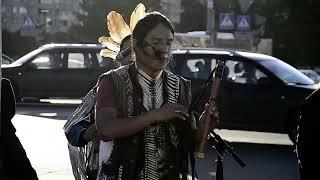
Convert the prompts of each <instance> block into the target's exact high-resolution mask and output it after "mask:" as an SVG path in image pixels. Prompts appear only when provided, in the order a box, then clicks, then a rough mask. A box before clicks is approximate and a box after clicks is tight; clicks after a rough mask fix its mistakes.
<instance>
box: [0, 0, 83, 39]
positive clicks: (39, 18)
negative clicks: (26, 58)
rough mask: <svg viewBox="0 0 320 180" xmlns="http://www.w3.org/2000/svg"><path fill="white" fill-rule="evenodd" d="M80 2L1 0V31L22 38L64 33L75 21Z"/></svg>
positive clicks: (71, 0)
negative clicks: (16, 34)
mask: <svg viewBox="0 0 320 180" xmlns="http://www.w3.org/2000/svg"><path fill="white" fill-rule="evenodd" d="M80 1H81V0H68V1H65V0H2V6H1V14H2V29H3V30H7V31H9V32H20V34H21V35H22V36H39V35H41V33H56V32H66V31H67V30H68V29H69V28H70V27H71V26H72V24H74V23H77V21H76V14H77V13H78V12H79V11H80V8H79V3H80Z"/></svg>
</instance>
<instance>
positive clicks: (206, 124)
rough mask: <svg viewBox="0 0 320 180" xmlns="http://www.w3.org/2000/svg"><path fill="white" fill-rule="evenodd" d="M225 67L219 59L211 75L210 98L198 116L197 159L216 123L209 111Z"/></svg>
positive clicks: (216, 96)
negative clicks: (212, 75)
mask: <svg viewBox="0 0 320 180" xmlns="http://www.w3.org/2000/svg"><path fill="white" fill-rule="evenodd" d="M224 67H225V63H224V61H222V60H219V61H218V63H217V66H216V70H215V73H214V77H213V84H212V89H211V94H210V98H209V101H208V105H207V106H206V108H205V111H204V113H203V114H202V115H201V117H200V120H199V121H200V124H202V123H203V124H202V125H201V126H200V132H199V133H200V136H199V138H200V139H199V140H200V142H199V144H198V146H197V147H196V152H195V154H196V157H197V158H198V159H204V154H205V150H206V149H207V141H208V135H209V133H210V131H211V130H212V128H215V127H216V125H217V123H216V122H217V119H215V116H210V111H213V109H214V108H216V106H217V100H218V96H219V89H220V82H221V80H222V76H223V70H224Z"/></svg>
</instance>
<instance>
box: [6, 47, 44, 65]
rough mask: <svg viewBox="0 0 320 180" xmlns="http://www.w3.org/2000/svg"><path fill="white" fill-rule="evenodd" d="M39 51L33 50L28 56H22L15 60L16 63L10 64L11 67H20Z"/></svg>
mask: <svg viewBox="0 0 320 180" xmlns="http://www.w3.org/2000/svg"><path fill="white" fill-rule="evenodd" d="M40 51H42V49H36V50H33V51H31V52H29V53H28V54H26V55H24V56H22V57H21V58H19V59H17V60H16V61H14V62H13V63H11V64H12V65H22V64H24V63H25V62H26V61H28V60H29V59H30V58H31V57H32V56H35V55H36V54H38V53H39V52H40Z"/></svg>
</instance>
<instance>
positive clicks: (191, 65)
mask: <svg viewBox="0 0 320 180" xmlns="http://www.w3.org/2000/svg"><path fill="white" fill-rule="evenodd" d="M215 65H216V60H215V59H210V58H203V59H200V58H199V59H188V60H187V61H185V63H184V64H182V69H181V75H182V76H183V77H185V78H187V79H202V80H204V79H208V77H209V75H210V73H211V71H212V70H213V69H214V67H215Z"/></svg>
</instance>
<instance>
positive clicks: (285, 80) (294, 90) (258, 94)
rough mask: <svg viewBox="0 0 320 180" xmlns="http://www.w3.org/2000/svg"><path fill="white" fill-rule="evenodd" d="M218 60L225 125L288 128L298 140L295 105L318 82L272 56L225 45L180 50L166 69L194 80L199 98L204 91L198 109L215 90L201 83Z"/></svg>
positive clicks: (280, 131)
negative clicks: (225, 46)
mask: <svg viewBox="0 0 320 180" xmlns="http://www.w3.org/2000/svg"><path fill="white" fill-rule="evenodd" d="M217 60H223V61H224V62H225V69H224V74H223V78H222V83H221V89H220V94H219V101H218V107H219V112H220V122H221V128H225V129H237V130H253V131H266V132H278V133H289V136H290V137H291V139H294V137H295V130H296V115H297V114H296V110H297V108H298V107H299V105H300V103H301V102H302V101H303V100H304V98H306V97H307V96H308V95H309V94H310V93H311V92H312V91H314V90H315V89H316V88H319V85H316V84H315V83H314V81H312V80H311V79H310V78H308V77H307V76H305V75H304V74H302V73H301V72H300V71H298V70H297V69H295V68H294V67H292V66H290V65H289V64H287V63H285V62H283V61H281V60H279V59H277V58H275V57H272V56H268V55H263V54H258V53H251V52H242V51H231V50H223V49H222V50H219V49H203V48H180V49H175V50H174V52H173V60H172V61H171V62H170V64H169V66H168V67H167V68H168V69H169V70H171V71H172V72H174V73H175V74H178V75H181V76H183V77H185V78H187V79H189V80H191V86H192V94H193V97H194V98H196V97H199V96H202V95H204V96H202V101H200V102H201V103H200V104H198V105H197V106H196V108H195V110H196V111H197V112H202V110H203V109H204V104H205V102H206V100H207V98H208V97H209V94H210V91H211V87H209V88H207V89H206V90H205V91H202V90H201V88H200V87H201V86H203V84H204V83H205V81H206V80H207V79H208V76H209V75H210V72H211V71H212V70H213V69H214V67H215V66H216V64H217ZM199 65H200V66H199ZM201 67H203V68H202V69H201ZM209 82H212V81H209Z"/></svg>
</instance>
